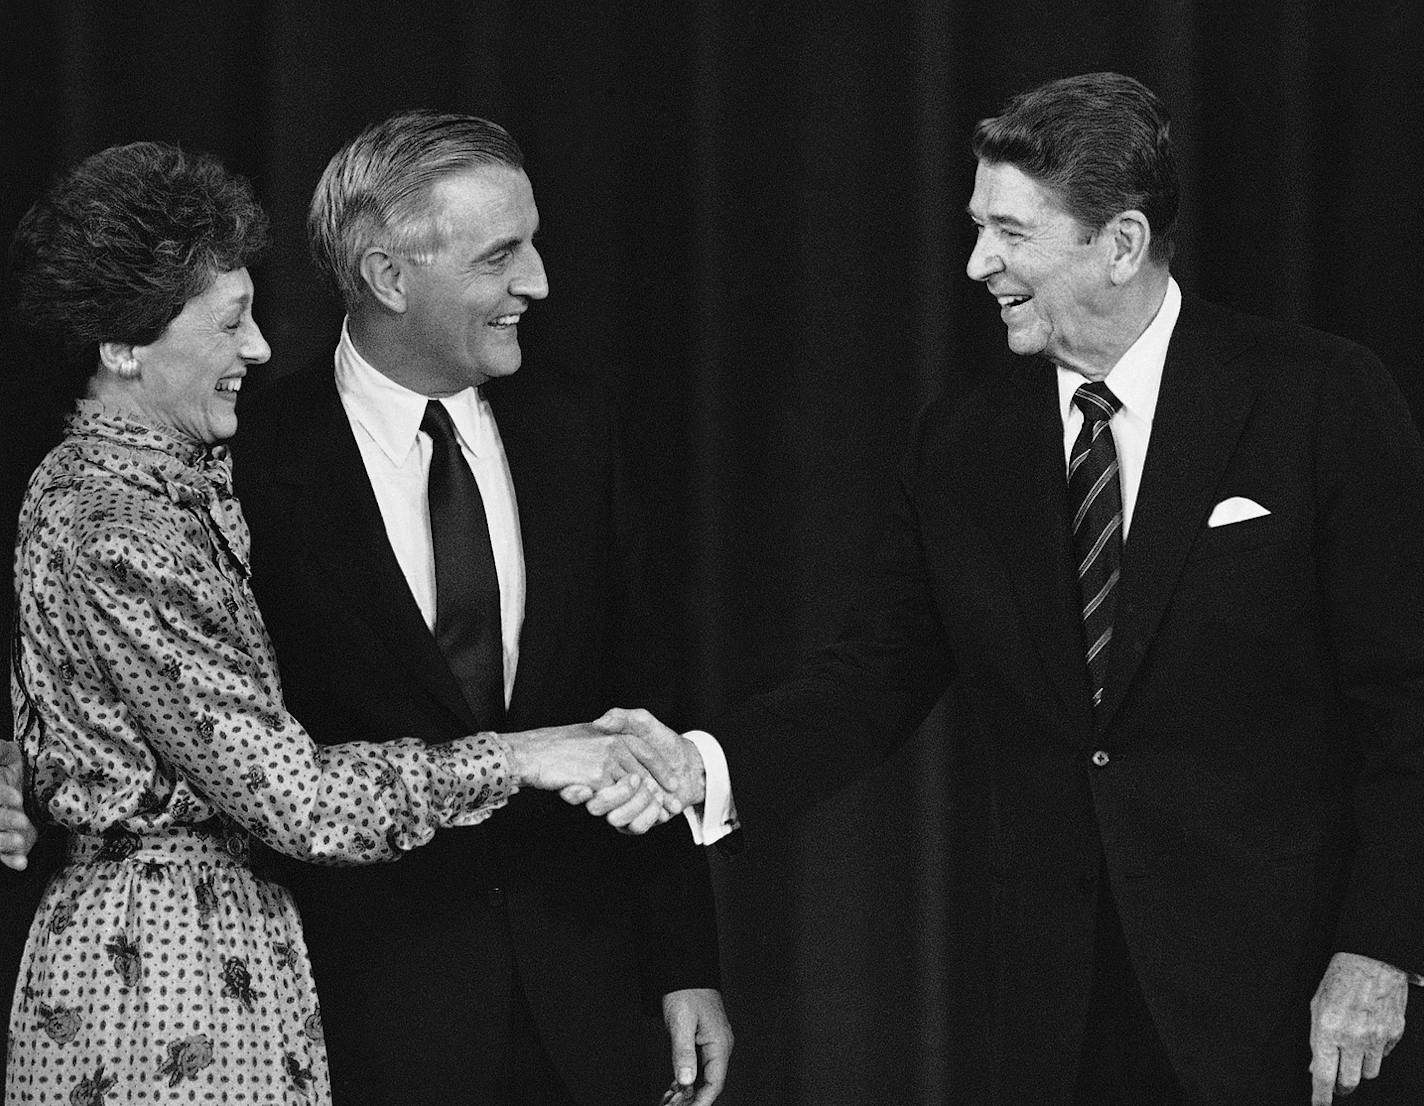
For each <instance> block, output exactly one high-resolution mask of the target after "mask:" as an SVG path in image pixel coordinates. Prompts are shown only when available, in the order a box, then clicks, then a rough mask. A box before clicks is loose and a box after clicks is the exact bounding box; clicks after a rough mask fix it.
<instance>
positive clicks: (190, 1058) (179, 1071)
mask: <svg viewBox="0 0 1424 1106" xmlns="http://www.w3.org/2000/svg"><path fill="white" fill-rule="evenodd" d="M212 1062H213V1042H212V1040H211V1039H210V1038H208V1037H206V1036H204V1035H203V1034H201V1033H198V1034H195V1035H194V1036H192V1037H185V1038H184V1039H183V1040H181V1041H170V1042H169V1044H168V1059H167V1060H165V1061H164V1062H163V1063H162V1064H161V1065H160V1066H159V1069H158V1074H159V1075H166V1076H167V1077H168V1085H169V1086H170V1087H176V1086H178V1084H179V1083H181V1082H183V1080H185V1079H197V1078H198V1073H199V1072H201V1071H202V1070H203V1069H204V1068H205V1067H207V1066H208V1065H209V1064H211V1063H212Z"/></svg>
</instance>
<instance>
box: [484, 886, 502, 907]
mask: <svg viewBox="0 0 1424 1106" xmlns="http://www.w3.org/2000/svg"><path fill="white" fill-rule="evenodd" d="M485 901H487V902H488V903H489V904H490V905H491V906H503V905H504V888H503V887H491V888H490V889H489V890H488V891H486V892H485Z"/></svg>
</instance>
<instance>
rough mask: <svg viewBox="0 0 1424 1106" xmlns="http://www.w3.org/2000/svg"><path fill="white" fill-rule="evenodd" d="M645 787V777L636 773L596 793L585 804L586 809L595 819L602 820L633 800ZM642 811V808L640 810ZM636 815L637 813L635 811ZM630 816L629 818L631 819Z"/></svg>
mask: <svg viewBox="0 0 1424 1106" xmlns="http://www.w3.org/2000/svg"><path fill="white" fill-rule="evenodd" d="M642 786H643V777H642V776H640V775H638V774H637V773H634V774H632V775H629V776H624V777H623V778H622V779H621V780H619V781H618V782H617V783H614V784H611V785H609V786H608V787H604V788H601V789H600V790H598V791H596V792H595V793H594V796H593V798H591V799H589V801H588V802H587V803H586V804H585V809H586V810H587V811H588V812H589V813H590V814H592V815H593V816H594V817H595V818H602V817H604V816H605V815H606V814H608V813H610V812H611V811H614V810H618V809H620V808H621V807H622V806H623V804H624V803H626V802H628V801H629V800H630V799H632V798H633V797H634V796H635V795H636V794H637V793H638V791H639V789H640V788H641V787H642ZM639 809H641V806H640V808H639ZM633 813H634V814H636V813H637V812H636V811H634V812H633ZM632 816H633V815H632V814H630V815H629V816H628V817H629V818H631V817H632Z"/></svg>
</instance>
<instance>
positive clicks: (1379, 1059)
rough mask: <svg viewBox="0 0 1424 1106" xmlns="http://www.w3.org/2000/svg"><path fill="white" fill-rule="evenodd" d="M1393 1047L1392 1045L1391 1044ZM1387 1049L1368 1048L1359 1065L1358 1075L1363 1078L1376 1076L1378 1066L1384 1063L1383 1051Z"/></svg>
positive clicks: (1378, 1069)
mask: <svg viewBox="0 0 1424 1106" xmlns="http://www.w3.org/2000/svg"><path fill="white" fill-rule="evenodd" d="M1391 1047H1393V1046H1391ZM1387 1051H1388V1049H1380V1050H1379V1051H1376V1050H1375V1049H1370V1050H1369V1051H1368V1052H1366V1053H1365V1058H1364V1062H1363V1063H1362V1064H1361V1065H1360V1075H1361V1077H1362V1078H1364V1079H1375V1078H1378V1076H1379V1073H1380V1068H1381V1067H1382V1066H1383V1065H1384V1058H1385V1053H1386V1052H1387Z"/></svg>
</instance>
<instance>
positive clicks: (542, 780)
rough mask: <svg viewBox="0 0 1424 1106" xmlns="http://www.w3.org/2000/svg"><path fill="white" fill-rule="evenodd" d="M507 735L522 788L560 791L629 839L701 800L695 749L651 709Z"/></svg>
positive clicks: (618, 711) (612, 712) (700, 776)
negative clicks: (656, 716)
mask: <svg viewBox="0 0 1424 1106" xmlns="http://www.w3.org/2000/svg"><path fill="white" fill-rule="evenodd" d="M503 736H504V740H505V742H506V744H507V745H508V747H509V749H510V754H511V770H512V771H513V773H514V776H515V779H516V781H517V782H518V783H519V784H520V786H524V787H538V788H542V789H544V790H546V791H558V792H559V795H560V797H561V798H563V800H564V801H565V802H566V803H569V804H570V805H573V806H583V807H584V808H585V809H587V810H588V812H589V813H590V814H592V815H594V816H595V817H599V818H603V819H604V820H606V821H607V822H608V824H609V825H611V826H613V827H614V828H616V829H618V830H620V831H622V832H623V833H634V834H637V833H646V832H647V831H648V830H650V829H652V828H653V827H654V826H656V825H660V824H661V823H663V822H666V821H667V820H668V819H669V818H672V817H674V816H675V815H677V814H680V813H681V812H682V811H683V810H685V809H686V808H688V807H690V806H695V805H696V804H697V803H700V802H701V801H702V798H703V794H704V790H705V787H704V776H703V770H702V758H701V756H700V755H699V754H698V752H697V749H696V747H695V746H694V745H693V744H692V742H690V741H688V740H687V739H686V738H684V737H683V736H682V735H681V734H679V733H677V731H675V730H672V729H669V728H668V727H667V726H665V725H663V724H662V723H661V722H659V721H658V720H657V719H656V718H654V717H653V716H652V715H651V714H649V713H648V712H647V711H645V710H624V709H622V708H615V709H613V710H610V711H608V713H606V714H604V715H603V716H602V717H601V718H597V719H595V720H594V721H592V722H589V723H584V724H581V725H574V726H554V727H550V728H548V729H542V730H528V731H525V732H523V733H516V734H505V735H503Z"/></svg>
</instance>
